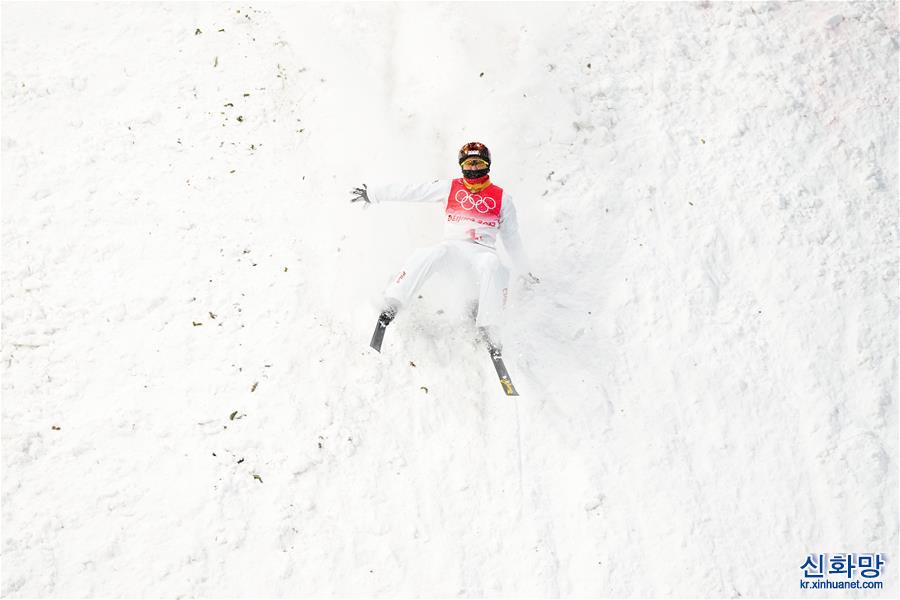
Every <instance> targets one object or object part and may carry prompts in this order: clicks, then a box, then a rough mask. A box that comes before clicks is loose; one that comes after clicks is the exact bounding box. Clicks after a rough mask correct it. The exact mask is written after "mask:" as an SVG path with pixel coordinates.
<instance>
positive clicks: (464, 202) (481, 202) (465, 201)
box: [456, 190, 497, 214]
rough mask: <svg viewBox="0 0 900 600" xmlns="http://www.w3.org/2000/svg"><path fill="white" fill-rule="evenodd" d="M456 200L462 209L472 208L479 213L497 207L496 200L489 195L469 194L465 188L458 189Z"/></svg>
mask: <svg viewBox="0 0 900 600" xmlns="http://www.w3.org/2000/svg"><path fill="white" fill-rule="evenodd" d="M456 201H457V202H459V205H460V206H461V207H462V208H463V209H464V210H472V209H473V208H474V209H475V210H477V211H478V212H480V213H481V214H484V213H486V212H488V211H489V210H494V209H495V208H497V201H496V200H494V199H493V198H491V197H490V196H482V195H480V194H470V193H469V192H467V191H466V190H458V191H457V192H456Z"/></svg>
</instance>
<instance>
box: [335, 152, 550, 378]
mask: <svg viewBox="0 0 900 600" xmlns="http://www.w3.org/2000/svg"><path fill="white" fill-rule="evenodd" d="M459 166H460V168H461V169H462V175H463V176H462V177H461V178H459V179H452V180H443V181H442V180H438V181H434V182H432V183H428V184H424V185H382V186H372V187H371V188H370V187H368V186H367V185H366V184H363V185H362V187H358V188H355V189H354V190H353V191H352V194H353V197H352V198H351V200H350V201H351V202H376V203H377V202H383V201H401V202H403V201H406V202H443V203H444V214H445V215H446V222H445V226H444V241H442V242H440V243H439V244H435V245H434V246H430V247H427V248H419V249H418V250H416V251H415V252H413V253H412V254H411V255H410V256H409V257H408V258H407V259H406V262H405V263H404V265H403V267H402V268H401V269H400V271H399V272H398V273H397V274H396V275H395V276H394V278H393V279H392V280H391V283H390V284H388V286H387V289H385V291H384V304H383V308H382V312H381V314H380V315H379V317H378V323H377V325H376V327H375V333H374V334H373V335H372V342H371V345H372V347H373V348H374V349H375V350H377V351H379V352H380V351H381V343H382V340H383V339H384V332H385V329H387V326H388V325H389V324H390V323H391V321H393V320H394V317H395V316H396V315H397V313H398V311H399V310H400V309H402V308H403V307H404V306H407V305H408V304H409V302H410V301H411V300H412V299H413V298H415V297H416V292H418V290H419V288H421V287H422V284H424V283H425V281H426V280H427V279H428V278H429V277H430V276H431V275H432V274H433V273H435V272H437V271H439V270H441V269H442V268H445V267H449V266H451V265H460V264H461V265H465V266H467V267H468V268H469V270H470V271H471V272H474V274H475V276H476V278H477V279H478V285H479V290H478V301H477V308H476V318H475V325H476V327H478V330H479V332H480V335H481V337H482V339H483V340H484V342H485V343H486V344H487V346H488V350H489V351H490V354H491V358H492V360H493V361H494V366H495V367H496V369H497V374H498V376H499V377H500V382H501V384H503V389H504V391H505V392H506V393H507V394H508V395H518V394H516V391H515V388H514V387H513V386H512V382H511V381H510V380H509V375H508V374H507V373H506V367H505V366H504V365H503V359H502V358H501V345H500V340H499V334H498V327H499V324H500V318H501V314H502V311H503V308H504V307H505V305H506V298H507V290H508V285H509V269H508V268H507V267H506V266H505V265H504V264H503V263H502V262H501V261H500V257H499V256H497V250H496V247H495V245H496V241H497V237H498V234H499V236H500V239H501V240H502V242H503V247H504V248H505V249H506V253H507V254H508V255H509V258H510V260H511V261H512V262H513V265H512V266H513V269H514V270H515V271H516V272H517V273H520V274H522V276H523V277H525V278H526V280H527V281H529V282H531V283H537V282H538V281H539V280H538V278H537V277H535V276H534V275H532V274H531V273H530V272H529V271H528V267H527V261H526V258H525V252H524V250H523V249H522V241H521V239H520V238H519V228H518V223H517V221H516V209H515V206H514V205H513V203H512V200H511V199H510V197H509V194H507V193H505V192H504V190H503V189H502V188H500V187H498V186H497V185H495V184H494V183H492V182H491V180H490V175H489V173H490V170H491V153H490V151H489V150H488V148H487V146H485V145H484V144H482V143H480V142H470V143H468V144H466V145H464V146H463V147H462V148H460V150H459Z"/></svg>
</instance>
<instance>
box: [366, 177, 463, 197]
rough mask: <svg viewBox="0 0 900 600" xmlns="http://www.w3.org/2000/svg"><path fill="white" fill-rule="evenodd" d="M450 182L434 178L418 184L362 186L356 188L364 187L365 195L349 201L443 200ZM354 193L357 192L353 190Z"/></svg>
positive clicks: (448, 190) (448, 192) (448, 189)
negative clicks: (434, 179) (429, 181)
mask: <svg viewBox="0 0 900 600" xmlns="http://www.w3.org/2000/svg"><path fill="white" fill-rule="evenodd" d="M451 183H452V182H450V181H446V180H436V181H432V182H431V183H425V184H419V185H409V184H382V185H372V186H368V187H365V186H364V187H363V188H356V189H357V190H360V189H364V190H365V196H364V197H357V198H355V199H353V200H351V202H354V201H355V200H357V199H359V200H366V201H367V202H443V201H444V200H446V199H447V196H448V195H449V194H450V184H451ZM354 193H358V192H356V191H354Z"/></svg>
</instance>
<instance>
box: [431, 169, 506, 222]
mask: <svg viewBox="0 0 900 600" xmlns="http://www.w3.org/2000/svg"><path fill="white" fill-rule="evenodd" d="M502 203H503V189H502V188H499V187H497V186H496V185H494V184H493V183H492V184H490V185H489V186H487V187H486V188H484V189H483V190H481V191H480V192H470V191H469V190H468V189H466V186H465V184H464V183H463V180H462V179H454V180H453V185H451V186H450V195H449V196H448V197H447V208H446V209H445V212H446V213H447V220H448V221H451V222H459V221H474V222H475V223H478V224H479V225H484V226H487V227H499V226H500V205H501V204H502Z"/></svg>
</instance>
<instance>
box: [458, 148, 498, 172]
mask: <svg viewBox="0 0 900 600" xmlns="http://www.w3.org/2000/svg"><path fill="white" fill-rule="evenodd" d="M467 158H480V159H482V160H483V161H484V162H486V163H487V164H488V166H490V165H491V151H490V150H488V147H487V146H485V145H484V144H482V143H481V142H469V143H468V144H466V145H464V146H463V147H462V148H460V149H459V164H462V163H463V161H464V160H466V159H467Z"/></svg>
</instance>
